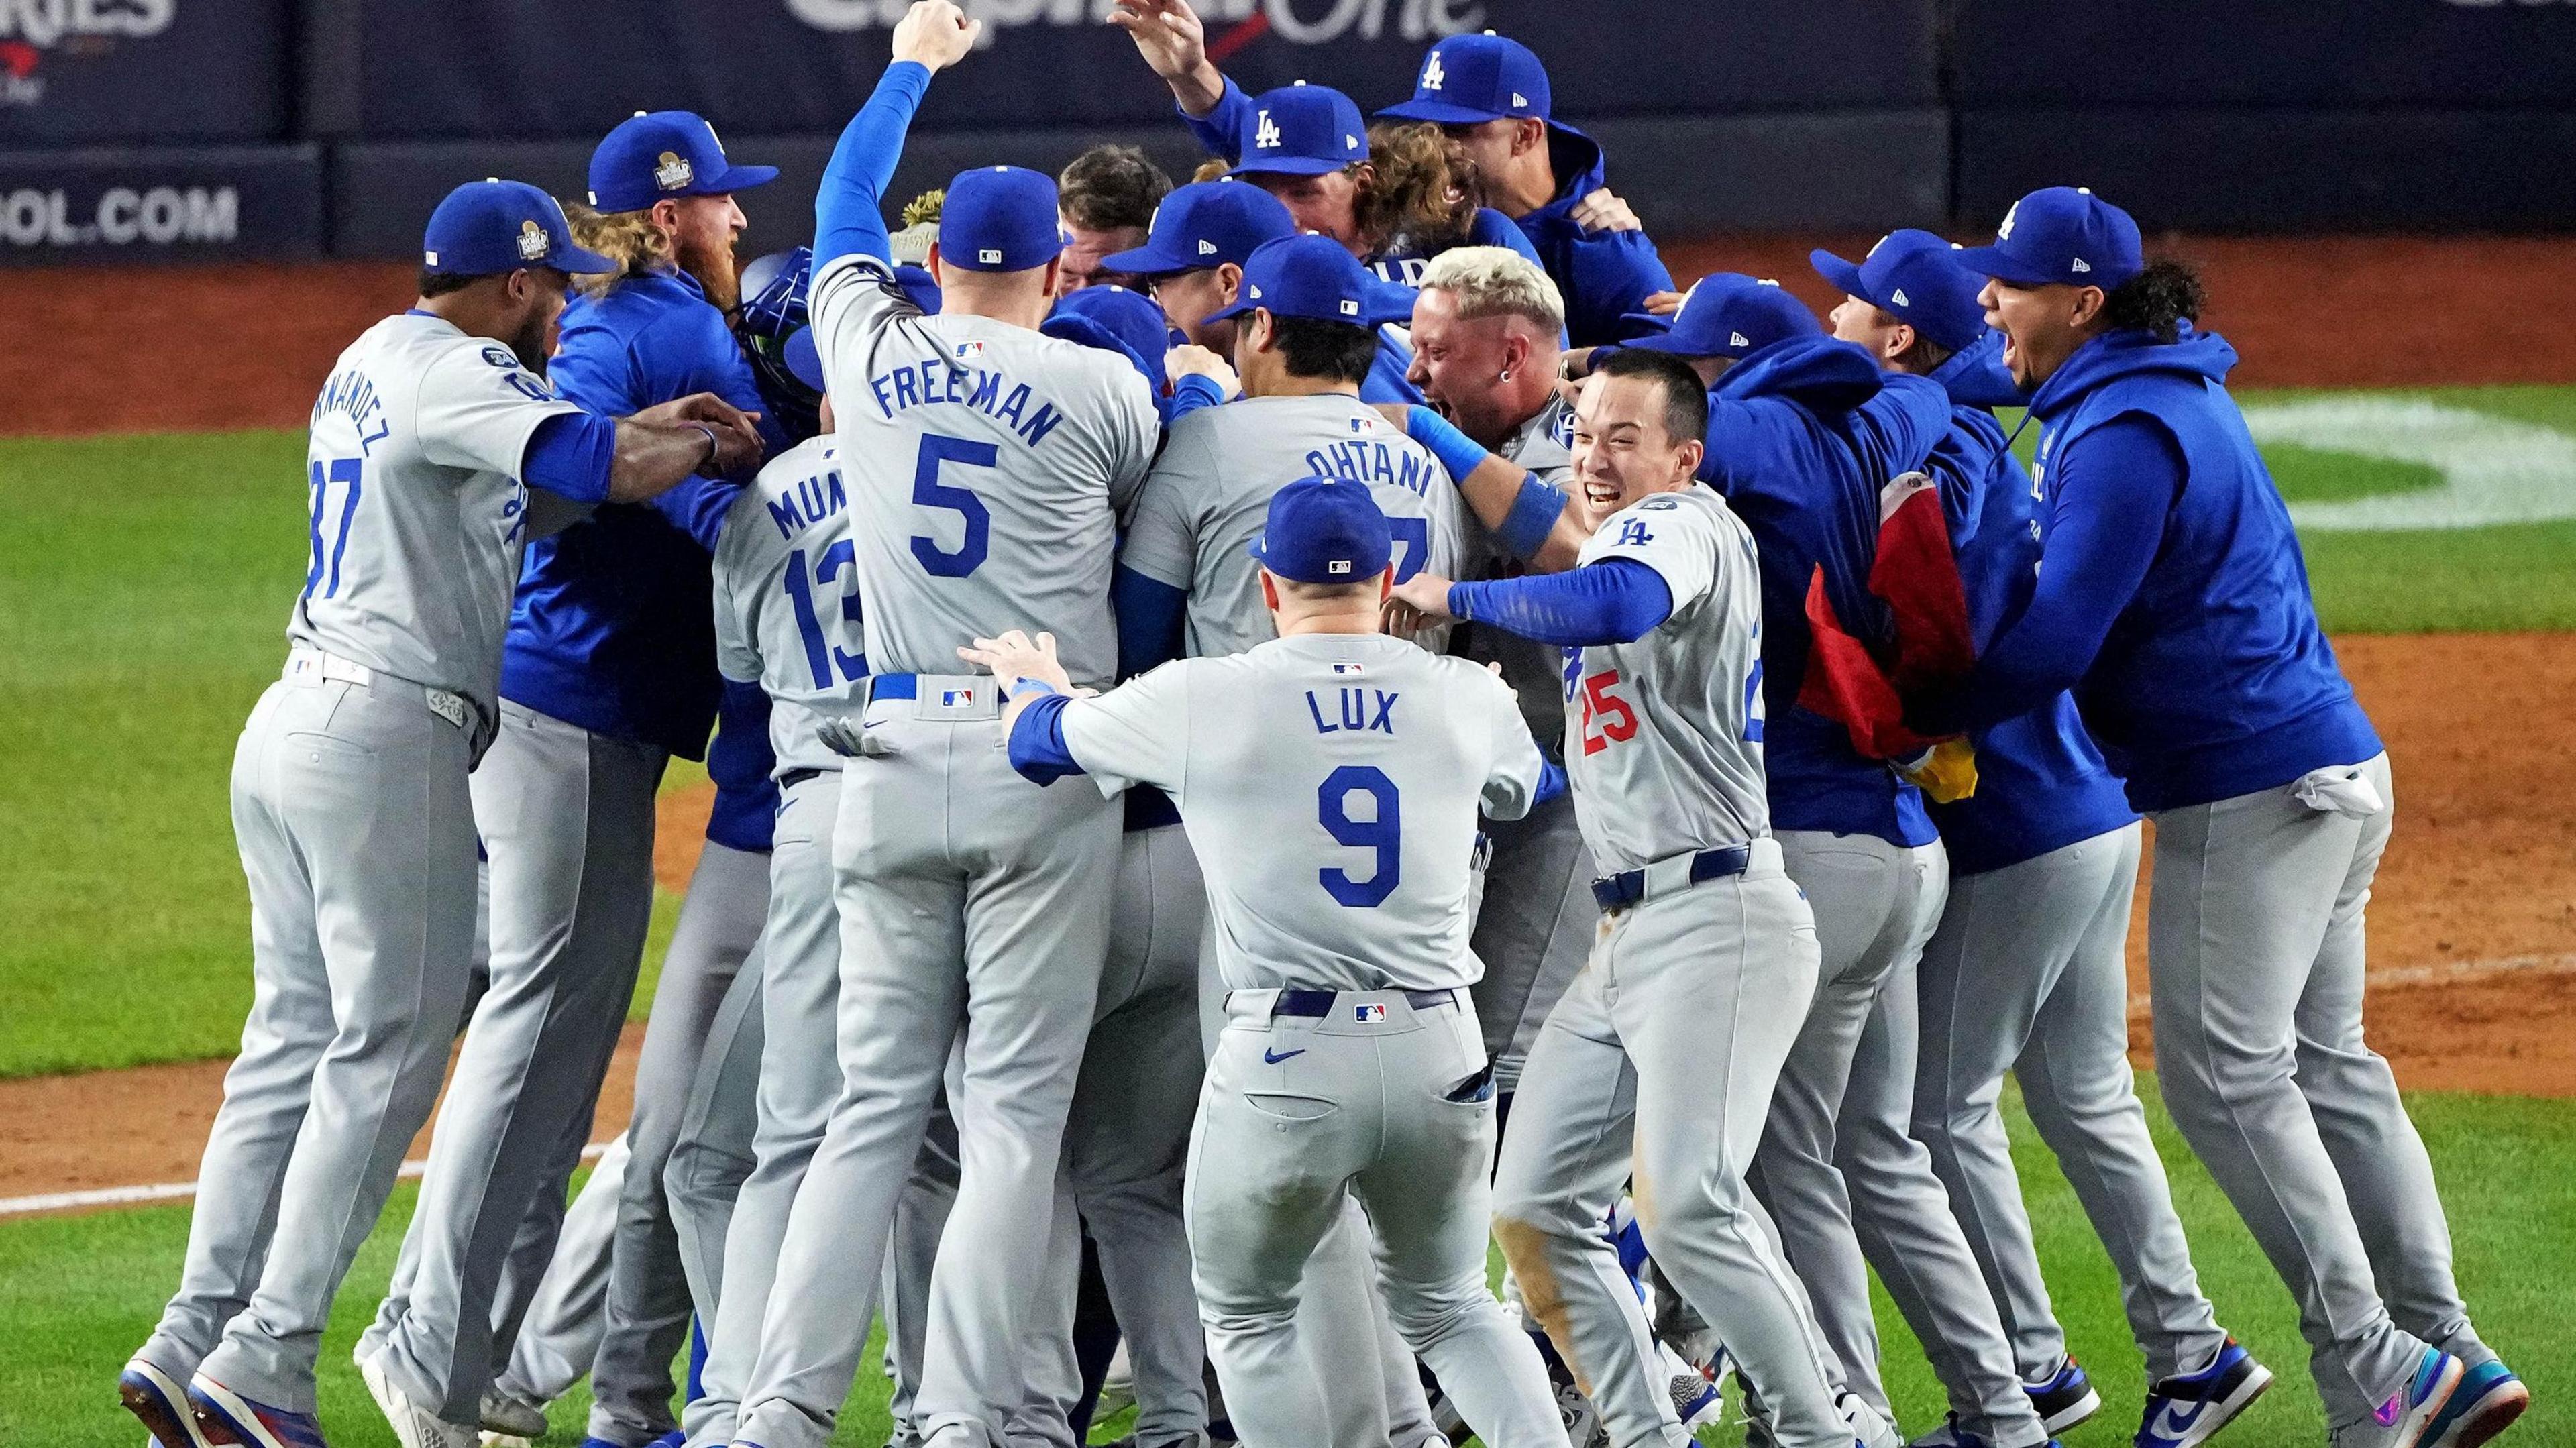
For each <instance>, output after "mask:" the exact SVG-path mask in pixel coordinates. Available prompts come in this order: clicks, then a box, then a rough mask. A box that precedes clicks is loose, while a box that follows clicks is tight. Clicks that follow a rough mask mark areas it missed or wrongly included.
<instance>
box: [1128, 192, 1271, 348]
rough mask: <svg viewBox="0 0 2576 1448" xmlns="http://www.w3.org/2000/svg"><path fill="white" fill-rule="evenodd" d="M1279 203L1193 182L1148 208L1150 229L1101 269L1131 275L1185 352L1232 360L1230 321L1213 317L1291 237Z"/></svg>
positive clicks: (1258, 195) (1264, 196)
mask: <svg viewBox="0 0 2576 1448" xmlns="http://www.w3.org/2000/svg"><path fill="white" fill-rule="evenodd" d="M1296 234H1297V223H1296V222H1295V221H1294V220H1293V219H1291V218H1290V216H1289V215H1288V208H1287V207H1285V206H1282V205H1280V204H1279V198H1277V197H1275V196H1272V195H1271V194H1270V193H1269V192H1267V191H1264V190H1262V189H1261V188H1260V187H1258V186H1250V185H1246V184H1244V183H1243V182H1240V181H1229V180H1218V181H1193V182H1191V183H1190V184H1189V185H1187V186H1183V187H1181V188H1179V189H1178V190H1176V191H1174V192H1173V193H1172V194H1171V195H1169V196H1166V197H1164V198H1163V204H1162V205H1160V206H1158V207H1156V208H1154V225H1153V229H1152V230H1151V231H1150V232H1148V233H1147V235H1146V238H1145V242H1144V244H1143V245H1142V246H1138V247H1136V248H1134V249H1133V250H1129V251H1121V252H1113V253H1111V254H1110V255H1109V256H1108V257H1107V258H1105V259H1104V261H1103V264H1104V265H1107V266H1114V267H1116V268H1118V269H1119V270H1121V271H1124V272H1129V273H1132V274H1134V275H1135V276H1136V277H1137V278H1138V280H1139V282H1140V284H1141V285H1143V286H1144V288H1145V289H1146V291H1147V292H1149V293H1151V294H1152V296H1153V298H1154V301H1155V304H1156V305H1158V306H1160V307H1161V308H1162V309H1163V317H1164V320H1165V321H1167V322H1169V323H1170V324H1171V326H1172V329H1173V330H1174V331H1176V332H1178V333H1180V334H1181V336H1182V337H1183V338H1184V339H1186V340H1187V341H1188V342H1189V343H1190V345H1192V346H1196V347H1204V348H1206V349H1208V350H1209V351H1211V352H1214V353H1216V354H1217V355H1218V356H1219V357H1231V356H1233V355H1234V334H1235V321H1234V319H1233V318H1232V317H1230V316H1229V317H1223V318H1220V317H1219V315H1218V314H1219V313H1221V312H1224V311H1225V310H1226V309H1227V308H1228V307H1231V306H1233V305H1234V304H1235V302H1236V301H1237V300H1238V299H1239V298H1240V297H1241V296H1242V294H1243V267H1244V263H1246V262H1248V261H1250V260H1252V253H1253V252H1254V250H1255V249H1257V248H1258V247H1259V246H1260V245H1261V244H1262V243H1263V242H1265V241H1276V240H1278V239H1279V238H1281V237H1285V236H1295V235H1296Z"/></svg>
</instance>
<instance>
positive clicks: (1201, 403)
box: [1163, 372, 1225, 427]
mask: <svg viewBox="0 0 2576 1448" xmlns="http://www.w3.org/2000/svg"><path fill="white" fill-rule="evenodd" d="M1224 403H1225V389H1224V388H1223V387H1221V386H1219V385H1218V383H1217V380H1216V379H1215V378H1213V377H1210V376H1208V375H1207V374H1205V373H1202V372H1193V373H1191V374H1190V375H1188V376H1187V377H1184V378H1182V379H1181V380H1180V381H1178V382H1175V383H1173V384H1172V395H1171V396H1170V397H1168V398H1166V399H1164V411H1163V426H1165V427H1170V426H1171V425H1172V424H1173V423H1176V422H1178V421H1180V420H1181V419H1182V418H1184V417H1187V416H1189V415H1190V414H1191V413H1193V412H1196V411H1198V410H1199V409H1200V408H1202V407H1220V406H1223V405H1224Z"/></svg>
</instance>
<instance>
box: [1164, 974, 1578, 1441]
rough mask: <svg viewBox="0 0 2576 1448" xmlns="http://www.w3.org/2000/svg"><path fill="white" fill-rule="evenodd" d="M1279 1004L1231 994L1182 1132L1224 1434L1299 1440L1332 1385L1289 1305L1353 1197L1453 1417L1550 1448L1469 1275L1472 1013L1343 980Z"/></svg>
mask: <svg viewBox="0 0 2576 1448" xmlns="http://www.w3.org/2000/svg"><path fill="white" fill-rule="evenodd" d="M1278 995H1279V993H1278V992H1276V991H1267V990H1245V991H1235V992H1233V993H1232V994H1231V996H1230V997H1229V998H1228V1001H1227V1006H1226V1010H1227V1016H1228V1024H1227V1026H1226V1029H1225V1030H1224V1032H1223V1033H1222V1034H1221V1035H1220V1037H1219V1039H1218V1043H1217V1049H1216V1054H1215V1055H1214V1057H1213V1058H1212V1059H1211V1060H1210V1061H1209V1063H1208V1074H1207V1080H1206V1083H1205V1084H1204V1086H1203V1087H1202V1089H1201V1091H1200V1095H1199V1117H1198V1122H1197V1125H1196V1128H1195V1129H1194V1130H1193V1132H1192V1134H1191V1138H1190V1165H1189V1174H1188V1190H1189V1208H1188V1216H1189V1232H1190V1252H1191V1261H1192V1263H1193V1264H1194V1268H1195V1279H1196V1283H1197V1289H1198V1298H1199V1304H1200V1306H1199V1313H1200V1318H1201V1320H1202V1321H1203V1322H1204V1323H1205V1325H1206V1328H1207V1337H1208V1349H1209V1353H1210V1355H1211V1357H1212V1358H1213V1360H1214V1361H1215V1364H1216V1370H1217V1378H1218V1381H1219V1383H1220V1384H1222V1386H1223V1387H1224V1389H1225V1396H1226V1407H1227V1410H1228V1413H1229V1415H1230V1416H1231V1417H1232V1419H1233V1421H1234V1426H1235V1429H1236V1431H1237V1432H1238V1433H1240V1434H1241V1435H1242V1437H1243V1441H1244V1443H1245V1444H1246V1445H1248V1448H1303V1445H1307V1444H1311V1443H1313V1442H1314V1441H1315V1440H1316V1437H1317V1430H1318V1429H1320V1428H1322V1427H1323V1426H1324V1425H1326V1424H1327V1423H1329V1422H1330V1420H1331V1417H1332V1414H1331V1413H1330V1411H1329V1409H1328V1406H1327V1404H1328V1403H1329V1401H1330V1399H1331V1398H1332V1397H1333V1396H1334V1395H1335V1394H1337V1393H1339V1392H1342V1391H1346V1390H1347V1389H1346V1387H1345V1385H1343V1384H1340V1383H1336V1382H1329V1381H1327V1380H1326V1379H1324V1378H1322V1377H1321V1376H1319V1375H1318V1374H1317V1373H1316V1372H1315V1365H1314V1363H1313V1360H1312V1359H1311V1358H1310V1356H1309V1355H1308V1354H1307V1353H1306V1352H1305V1351H1304V1350H1303V1348H1302V1346H1301V1345H1300V1343H1299V1341H1298V1311H1297V1308H1298V1295H1299V1284H1300V1282H1301V1280H1302V1279H1303V1278H1304V1276H1305V1274H1306V1267H1307V1262H1308V1260H1309V1258H1311V1257H1312V1256H1313V1254H1314V1250H1315V1248H1316V1246H1317V1244H1318V1243H1320V1242H1321V1241H1322V1240H1323V1237H1324V1234H1325V1233H1326V1231H1327V1230H1329V1229H1330V1228H1331V1227H1332V1225H1333V1223H1334V1222H1335V1221H1336V1220H1337V1219H1338V1218H1340V1217H1341V1215H1342V1210H1343V1203H1344V1202H1345V1201H1346V1200H1350V1199H1354V1198H1355V1199H1357V1200H1358V1201H1359V1203H1360V1204H1361V1206H1362V1207H1363V1208H1365V1209H1366V1211H1367V1212H1368V1217H1369V1222H1370V1224H1371V1225H1372V1226H1373V1227H1374V1228H1375V1234H1376V1239H1377V1265H1378V1273H1379V1277H1380V1280H1381V1281H1382V1282H1383V1283H1384V1285H1385V1288H1386V1293H1387V1306H1388V1309H1389V1312H1390V1315H1391V1316H1392V1317H1393V1319H1394V1321H1395V1323H1396V1327H1397V1330H1398V1331H1399V1332H1401V1333H1402V1334H1403V1336H1404V1340H1405V1342H1406V1343H1407V1344H1408V1345H1409V1346H1410V1347H1411V1348H1412V1349H1413V1351H1415V1352H1417V1353H1419V1354H1421V1356H1422V1357H1423V1359H1424V1360H1425V1361H1427V1362H1428V1363H1429V1364H1430V1365H1431V1368H1432V1371H1434V1372H1436V1373H1438V1374H1439V1375H1440V1380H1441V1382H1442V1383H1443V1384H1444V1385H1446V1386H1447V1388H1448V1391H1449V1393H1450V1395H1451V1397H1452V1399H1453V1401H1455V1402H1456V1404H1457V1405H1458V1408H1459V1411H1460V1413H1461V1415H1462V1416H1464V1417H1465V1418H1466V1420H1467V1421H1468V1423H1469V1424H1471V1425H1472V1426H1474V1427H1475V1429H1476V1430H1477V1433H1478V1435H1479V1436H1481V1437H1482V1438H1483V1439H1484V1440H1485V1441H1486V1442H1487V1443H1488V1444H1491V1445H1493V1448H1555V1445H1557V1444H1561V1443H1562V1442H1563V1439H1564V1431H1563V1429H1562V1427H1561V1426H1560V1425H1559V1423H1558V1421H1557V1416H1556V1409H1555V1406H1554V1403H1553V1402H1552V1400H1551V1397H1550V1394H1549V1392H1548V1386H1547V1372H1546V1369H1545V1368H1543V1367H1542V1366H1541V1365H1540V1363H1539V1358H1538V1352H1537V1350H1536V1349H1535V1348H1533V1347H1532V1346H1531V1345H1530V1342H1529V1339H1528V1338H1527V1337H1526V1336H1525V1335H1523V1334H1522V1333H1521V1332H1520V1331H1519V1330H1518V1329H1517V1328H1516V1327H1514V1326H1513V1325H1512V1324H1511V1323H1510V1322H1509V1321H1508V1320H1507V1319H1506V1318H1505V1317H1504V1315H1503V1310H1502V1304H1501V1303H1500V1302H1498V1301H1497V1300H1496V1299H1495V1297H1494V1295H1493V1293H1492V1292H1491V1291H1490V1290H1489V1289H1488V1288H1487V1287H1486V1286H1485V1242H1486V1229H1487V1224H1488V1222H1489V1221H1490V1220H1491V1215H1492V1214H1491V1211H1490V1196H1489V1193H1490V1188H1489V1186H1488V1184H1487V1183H1488V1178H1489V1175H1490V1173H1491V1170H1492V1162H1493V1143H1494V1107H1493V1094H1494V1093H1493V1089H1492V1082H1491V1079H1490V1075H1489V1072H1488V1068H1487V1065H1486V1060H1485V1053H1484V1046H1483V1040H1482V1036H1481V1034H1480V1032H1479V1031H1478V1029H1477V1026H1476V1021H1475V1012H1474V1008H1473V1007H1472V1006H1471V1005H1469V1004H1468V1003H1467V1002H1466V1001H1465V1000H1464V999H1462V998H1458V997H1457V996H1454V995H1453V996H1452V998H1451V999H1447V1000H1442V1001H1439V1002H1437V1003H1432V1002H1429V1001H1427V1000H1426V1001H1425V1002H1423V1003H1422V1004H1418V1005H1417V1004H1415V1003H1414V1002H1413V1001H1412V1000H1411V999H1410V998H1409V997H1408V995H1407V993H1406V992H1403V991H1343V992H1339V993H1337V994H1335V995H1334V996H1333V997H1332V1000H1331V1003H1330V1007H1329V1009H1328V1012H1327V1013H1326V1014H1325V1015H1323V1016H1320V1017H1311V1016H1293V1015H1281V1014H1274V1003H1275V1002H1276V1000H1277V997H1278ZM1283 1047H1285V1048H1288V1049H1286V1050H1284V1051H1282V1050H1281V1049H1280V1048H1283ZM1333 1442H1334V1444H1335V1448H1374V1444H1364V1443H1359V1442H1344V1441H1343V1440H1340V1439H1335V1440H1333Z"/></svg>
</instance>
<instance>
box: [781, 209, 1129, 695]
mask: <svg viewBox="0 0 2576 1448" xmlns="http://www.w3.org/2000/svg"><path fill="white" fill-rule="evenodd" d="M813 297H814V300H813V315H814V339H815V342H816V345H817V346H818V348H819V349H820V352H821V355H822V359H823V374H824V378H825V380H826V381H827V382H828V383H829V384H830V385H829V391H830V394H831V398H832V410H833V413H834V415H835V420H836V423H837V427H838V440H839V443H840V456H841V472H842V476H843V478H844V479H845V480H846V481H847V483H848V487H849V508H850V535H849V536H850V539H851V541H852V543H853V544H854V545H855V555H856V561H857V565H858V580H859V591H860V593H861V594H862V595H864V596H865V597H866V598H867V600H868V608H867V620H866V625H865V628H866V639H867V648H866V652H867V657H868V660H869V663H870V665H871V667H873V668H874V669H875V670H876V671H877V672H879V673H927V674H954V673H958V672H961V671H962V670H963V669H964V667H965V666H964V665H962V664H960V663H959V662H958V659H957V649H958V647H959V646H960V645H963V644H966V643H969V642H971V641H973V640H974V639H977V638H990V637H994V636H996V635H998V634H1000V633H1001V632H1002V631H1004V630H1005V629H1013V628H1021V629H1028V630H1030V631H1031V632H1036V631H1038V630H1041V629H1043V630H1046V631H1048V632H1051V633H1053V634H1054V635H1055V637H1056V647H1057V650H1058V656H1059V657H1060V658H1062V659H1063V660H1064V665H1065V668H1066V669H1067V671H1069V672H1070V673H1071V674H1072V675H1073V677H1074V678H1075V679H1077V680H1080V681H1082V682H1085V683H1106V682H1107V681H1109V680H1110V679H1112V678H1114V677H1115V676H1116V674H1117V665H1118V635H1117V631H1116V628H1115V626H1114V625H1113V624H1112V623H1111V621H1110V614H1109V569H1110V563H1111V559H1112V557H1113V556H1114V554H1115V551H1116V548H1117V515H1118V513H1119V512H1120V511H1122V510H1123V509H1125V508H1126V506H1127V505H1128V503H1129V502H1130V501H1131V500H1132V499H1133V498H1134V496H1135V492H1136V489H1137V487H1138V486H1139V485H1140V484H1142V483H1143V482H1144V480H1145V470H1146V469H1147V467H1149V466H1150V465H1151V464H1152V462H1153V459H1154V445H1155V443H1156V441H1157V440H1158V439H1159V438H1160V437H1161V434H1162V428H1161V423H1160V420H1159V419H1158V417H1157V416H1156V413H1155V410H1154V399H1153V395H1152V393H1151V392H1150V391H1149V390H1148V389H1147V388H1146V385H1145V379H1144V377H1143V376H1142V375H1140V374H1139V373H1138V372H1137V371H1136V369H1135V368H1134V367H1133V366H1131V365H1129V364H1128V362H1127V360H1126V359H1125V358H1123V357H1119V356H1117V355H1115V354H1113V353H1109V352H1103V351H1100V350H1098V349H1096V348H1090V347H1083V346H1078V345H1076V344H1074V343H1072V342H1060V341H1057V340H1056V339H1054V338H1052V337H1046V336H1041V335H1039V334H1038V333H1036V332H1033V331H1030V330H1028V329H1027V328H1025V327H1014V326H1010V325H1008V324H1007V323H1002V322H996V321H992V320H990V319H988V318H984V317H963V316H939V317H930V316H924V315H923V314H922V312H921V310H920V309H919V308H918V307H915V306H914V305H913V304H912V302H911V301H910V300H909V299H907V298H906V297H905V296H904V294H903V291H902V289H901V288H899V287H897V286H896V285H895V284H894V281H893V278H892V275H891V274H890V273H889V272H888V271H887V269H886V266H885V264H884V263H883V262H880V261H877V260H876V259H874V258H872V257H864V256H852V257H846V258H843V259H842V260H840V261H837V262H835V263H833V264H832V265H831V266H829V267H826V268H825V269H824V271H823V274H822V275H821V276H819V277H817V278H815V280H814V292H813Z"/></svg>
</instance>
